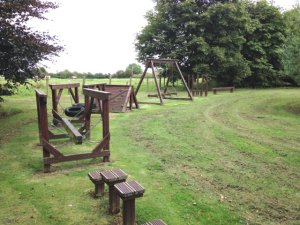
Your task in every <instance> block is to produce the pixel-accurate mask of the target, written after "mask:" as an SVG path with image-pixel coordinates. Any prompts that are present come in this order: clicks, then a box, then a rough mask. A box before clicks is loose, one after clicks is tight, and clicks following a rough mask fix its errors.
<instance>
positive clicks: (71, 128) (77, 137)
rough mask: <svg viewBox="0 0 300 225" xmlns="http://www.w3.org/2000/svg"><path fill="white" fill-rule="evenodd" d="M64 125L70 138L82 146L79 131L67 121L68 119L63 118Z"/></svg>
mask: <svg viewBox="0 0 300 225" xmlns="http://www.w3.org/2000/svg"><path fill="white" fill-rule="evenodd" d="M61 122H62V125H63V127H64V128H65V129H66V131H67V132H68V134H69V135H70V137H71V138H72V139H73V140H74V142H75V143H76V144H82V135H81V133H79V131H78V130H77V129H76V128H75V127H74V125H73V124H72V123H71V122H70V121H69V120H67V119H66V118H62V121H61Z"/></svg>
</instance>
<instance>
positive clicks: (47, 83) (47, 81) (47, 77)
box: [45, 76, 50, 95]
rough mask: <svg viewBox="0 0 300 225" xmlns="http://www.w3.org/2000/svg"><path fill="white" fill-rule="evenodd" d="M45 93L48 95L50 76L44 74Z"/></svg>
mask: <svg viewBox="0 0 300 225" xmlns="http://www.w3.org/2000/svg"><path fill="white" fill-rule="evenodd" d="M45 78H46V95H48V88H49V79H50V76H46V77H45Z"/></svg>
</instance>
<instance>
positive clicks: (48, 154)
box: [36, 85, 110, 172]
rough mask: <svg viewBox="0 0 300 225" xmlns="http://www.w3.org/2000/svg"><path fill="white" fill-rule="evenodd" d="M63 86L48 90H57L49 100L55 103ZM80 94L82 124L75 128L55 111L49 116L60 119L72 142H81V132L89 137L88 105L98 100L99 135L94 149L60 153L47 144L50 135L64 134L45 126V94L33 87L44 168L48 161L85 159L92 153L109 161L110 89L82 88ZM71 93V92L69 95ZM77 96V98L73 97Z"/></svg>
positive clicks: (71, 86) (89, 113)
mask: <svg viewBox="0 0 300 225" xmlns="http://www.w3.org/2000/svg"><path fill="white" fill-rule="evenodd" d="M64 87H65V86H55V87H54V88H53V89H52V90H60V91H59V93H58V95H57V96H56V95H55V96H56V97H57V98H55V99H53V96H52V102H54V103H55V104H57V103H58V101H57V99H58V100H59V98H60V96H61V92H62V89H63V88H64ZM68 87H70V88H78V86H77V85H74V86H73V85H70V86H68ZM83 94H84V98H85V112H84V116H83V118H84V119H83V121H84V123H83V126H82V127H81V128H80V129H79V130H78V129H76V128H75V127H74V125H73V124H72V123H70V121H69V120H67V119H65V118H62V117H61V116H60V115H59V114H58V113H56V111H52V113H53V112H54V114H53V116H55V121H56V122H58V121H60V122H61V123H62V125H63V127H64V128H65V129H66V130H67V132H68V134H69V135H70V136H71V137H72V139H73V140H74V141H75V143H76V144H81V143H82V137H83V135H85V136H86V138H89V137H90V132H91V111H92V105H93V103H94V101H95V100H96V101H98V102H100V103H101V109H102V110H101V114H100V115H101V119H102V133H103V134H102V139H101V140H100V141H99V143H97V145H96V146H95V147H94V149H93V150H92V151H91V152H90V153H83V154H75V155H64V154H63V153H62V152H60V150H59V149H57V148H56V147H55V146H54V145H53V144H51V141H50V140H51V139H57V138H65V137H67V136H66V135H65V134H56V135H55V134H53V133H52V132H51V131H50V130H49V127H48V115H47V95H46V94H44V93H43V92H41V91H40V90H36V103H37V115H38V128H39V138H40V143H41V145H42V148H43V164H44V172H50V165H51V164H54V163H60V162H66V161H73V160H81V159H89V158H96V157H103V161H104V162H107V161H109V156H110V150H109V145H110V132H109V96H110V93H108V92H104V91H98V90H92V89H83ZM72 96H73V95H72ZM76 96H78V92H77V95H76V92H75V94H74V98H75V99H76ZM77 100H78V99H77Z"/></svg>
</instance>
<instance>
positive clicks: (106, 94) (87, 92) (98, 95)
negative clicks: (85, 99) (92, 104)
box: [83, 88, 111, 100]
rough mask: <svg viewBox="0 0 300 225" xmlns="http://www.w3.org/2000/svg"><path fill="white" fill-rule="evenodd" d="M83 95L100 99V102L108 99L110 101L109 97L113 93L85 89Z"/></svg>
mask: <svg viewBox="0 0 300 225" xmlns="http://www.w3.org/2000/svg"><path fill="white" fill-rule="evenodd" d="M83 94H84V95H86V96H89V97H93V98H96V99H100V100H107V99H109V96H110V95H111V93H109V92H106V91H98V90H94V89H89V88H84V89H83Z"/></svg>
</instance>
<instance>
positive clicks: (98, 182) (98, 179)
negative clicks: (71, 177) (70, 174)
mask: <svg viewBox="0 0 300 225" xmlns="http://www.w3.org/2000/svg"><path fill="white" fill-rule="evenodd" d="M88 176H89V178H90V180H91V181H92V182H93V184H94V185H95V196H96V197H98V196H102V195H103V194H104V182H103V180H102V176H101V175H100V171H94V172H90V173H88Z"/></svg>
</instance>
